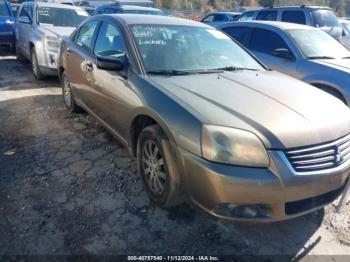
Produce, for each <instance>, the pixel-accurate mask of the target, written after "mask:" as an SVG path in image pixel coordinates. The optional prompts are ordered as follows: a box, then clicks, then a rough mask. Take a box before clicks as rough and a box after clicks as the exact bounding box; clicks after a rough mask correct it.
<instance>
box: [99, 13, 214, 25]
mask: <svg viewBox="0 0 350 262" xmlns="http://www.w3.org/2000/svg"><path fill="white" fill-rule="evenodd" d="M101 16H105V17H106V16H108V17H112V18H114V19H117V20H121V21H122V22H124V23H125V24H127V25H135V24H140V25H141V24H142V25H175V26H176V25H179V26H192V27H204V28H213V27H211V26H208V25H206V24H203V23H200V22H196V21H192V20H189V19H182V18H177V17H171V16H158V15H141V14H106V15H101Z"/></svg>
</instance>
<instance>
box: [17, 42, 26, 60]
mask: <svg viewBox="0 0 350 262" xmlns="http://www.w3.org/2000/svg"><path fill="white" fill-rule="evenodd" d="M15 49H16V56H17V60H18V61H20V62H25V61H26V59H25V57H24V56H23V55H22V54H21V51H19V49H18V45H17V44H15Z"/></svg>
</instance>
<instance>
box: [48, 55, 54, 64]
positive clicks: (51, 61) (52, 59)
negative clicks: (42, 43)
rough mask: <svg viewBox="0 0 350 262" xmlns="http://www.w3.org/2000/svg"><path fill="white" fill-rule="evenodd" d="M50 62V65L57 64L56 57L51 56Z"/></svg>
mask: <svg viewBox="0 0 350 262" xmlns="http://www.w3.org/2000/svg"><path fill="white" fill-rule="evenodd" d="M49 61H50V64H55V63H56V60H55V56H54V55H49Z"/></svg>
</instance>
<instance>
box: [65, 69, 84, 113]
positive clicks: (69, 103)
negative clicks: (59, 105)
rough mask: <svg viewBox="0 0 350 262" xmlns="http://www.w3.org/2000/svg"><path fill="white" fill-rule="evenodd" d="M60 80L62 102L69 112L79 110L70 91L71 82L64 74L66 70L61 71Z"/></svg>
mask: <svg viewBox="0 0 350 262" xmlns="http://www.w3.org/2000/svg"><path fill="white" fill-rule="evenodd" d="M61 81H62V95H63V102H64V104H65V106H66V108H67V109H68V111H69V112H71V113H78V112H81V111H82V110H81V108H80V107H79V106H78V105H77V103H76V102H75V99H74V95H73V93H72V88H71V84H70V82H69V79H68V77H67V75H66V72H63V73H62V77H61Z"/></svg>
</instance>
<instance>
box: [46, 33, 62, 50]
mask: <svg viewBox="0 0 350 262" xmlns="http://www.w3.org/2000/svg"><path fill="white" fill-rule="evenodd" d="M44 41H45V45H46V46H47V48H48V49H54V50H58V48H59V47H60V41H59V39H58V38H57V37H54V36H48V35H46V36H44Z"/></svg>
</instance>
